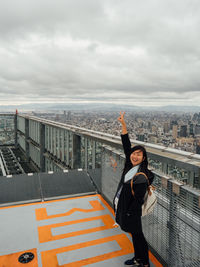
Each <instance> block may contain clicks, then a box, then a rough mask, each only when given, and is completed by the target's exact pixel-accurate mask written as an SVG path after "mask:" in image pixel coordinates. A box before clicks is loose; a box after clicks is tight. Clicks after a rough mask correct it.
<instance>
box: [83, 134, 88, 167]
mask: <svg viewBox="0 0 200 267" xmlns="http://www.w3.org/2000/svg"><path fill="white" fill-rule="evenodd" d="M84 162H85V170H87V169H88V139H87V138H85V155H84Z"/></svg>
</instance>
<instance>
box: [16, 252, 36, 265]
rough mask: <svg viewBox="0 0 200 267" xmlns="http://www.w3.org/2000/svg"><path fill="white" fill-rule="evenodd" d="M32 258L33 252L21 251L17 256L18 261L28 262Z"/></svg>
mask: <svg viewBox="0 0 200 267" xmlns="http://www.w3.org/2000/svg"><path fill="white" fill-rule="evenodd" d="M33 259H34V254H33V253H32V252H26V253H23V254H22V255H21V256H19V258H18V261H19V262H20V263H29V262H30V261H32V260H33Z"/></svg>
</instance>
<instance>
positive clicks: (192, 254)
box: [99, 146, 200, 267]
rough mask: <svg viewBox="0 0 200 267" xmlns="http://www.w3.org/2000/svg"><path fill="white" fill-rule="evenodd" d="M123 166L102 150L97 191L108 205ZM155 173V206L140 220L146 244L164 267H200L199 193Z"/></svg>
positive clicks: (109, 151) (108, 150)
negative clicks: (150, 212) (156, 200)
mask: <svg viewBox="0 0 200 267" xmlns="http://www.w3.org/2000/svg"><path fill="white" fill-rule="evenodd" d="M123 166H124V156H123V155H122V154H120V153H119V151H113V149H112V148H110V147H106V146H105V147H104V148H103V152H102V170H101V173H102V174H101V178H99V179H101V181H100V182H99V184H100V189H99V190H100V191H101V193H102V194H103V195H104V196H105V198H106V199H107V200H108V201H109V202H110V203H111V204H112V201H113V198H114V194H115V192H116V189H117V185H118V183H119V180H120V177H121V173H122V169H123ZM154 173H155V178H154V185H155V187H156V195H157V199H158V202H157V205H156V208H155V209H154V211H153V213H152V214H150V215H148V216H145V217H143V218H142V223H143V230H144V234H145V236H146V238H147V241H148V243H149V245H150V247H151V249H152V251H153V252H154V253H155V254H156V255H157V256H158V257H159V258H160V259H161V261H162V262H163V264H164V265H165V266H169V267H171V266H173V267H175V266H177V267H178V266H191V267H193V266H194V267H197V266H200V254H199V249H200V191H199V190H195V189H194V188H192V187H190V186H188V185H184V184H183V183H181V182H178V181H177V180H175V179H173V178H170V177H169V176H163V175H160V174H159V173H157V172H154Z"/></svg>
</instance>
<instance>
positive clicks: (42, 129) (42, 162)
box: [40, 123, 45, 172]
mask: <svg viewBox="0 0 200 267" xmlns="http://www.w3.org/2000/svg"><path fill="white" fill-rule="evenodd" d="M44 152H45V125H44V124H43V123H40V171H41V172H45V156H44Z"/></svg>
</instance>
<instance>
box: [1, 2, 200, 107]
mask: <svg viewBox="0 0 200 267" xmlns="http://www.w3.org/2000/svg"><path fill="white" fill-rule="evenodd" d="M199 22H200V3H199V1H197V0H193V1H191V0H184V1H180V0H177V1H176V2H174V1H172V0H169V1H160V0H150V1H136V0H127V1H119V0H106V1H105V0H101V1H100V0H99V1H93V0H84V1H82V0H73V1H72V0H71V1H70V0H68V1H64V0H60V1H53V0H48V1H47V0H43V1H39V0H37V1H32V0H29V1H26V0H19V1H17V2H15V1H14V2H13V1H11V0H8V1H5V2H3V3H1V4H0V59H1V60H0V92H1V99H8V100H9V98H10V94H11V93H12V94H13V96H16V99H17V101H19V99H20V97H22V96H23V97H22V98H23V101H25V100H26V99H27V101H29V100H30V101H32V100H34V99H38V101H42V99H43V101H45V99H46V100H47V99H60V98H61V99H63V100H64V99H66V100H67V99H68V100H70V99H74V97H75V98H77V99H82V100H87V99H88V100H91V101H92V100H95V99H99V101H100V100H101V101H103V100H104V101H110V100H112V99H129V100H130V101H133V102H134V99H137V100H138V99H143V101H147V100H148V99H149V101H150V102H153V101H155V102H156V101H159V99H164V98H165V97H166V99H172V100H173V98H174V101H179V100H180V101H183V100H184V99H185V101H186V100H188V99H194V98H195V95H196V100H197V101H199V92H200V78H199V69H200V45H199V41H200V32H199ZM191 91H192V92H193V93H192V94H189V97H190V98H188V94H187V93H188V92H191ZM166 93H169V94H171V97H170V96H166ZM156 94H159V96H158V97H156ZM102 95H103V97H102ZM186 96H187V97H186ZM13 100H14V98H13ZM199 104H200V102H199Z"/></svg>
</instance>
